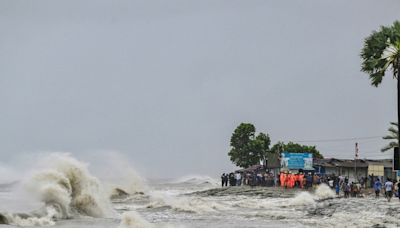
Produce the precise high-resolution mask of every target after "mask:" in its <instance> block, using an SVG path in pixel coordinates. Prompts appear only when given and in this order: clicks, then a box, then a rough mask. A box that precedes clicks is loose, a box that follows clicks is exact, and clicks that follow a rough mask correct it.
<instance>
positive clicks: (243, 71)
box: [0, 0, 400, 177]
mask: <svg viewBox="0 0 400 228" xmlns="http://www.w3.org/2000/svg"><path fill="white" fill-rule="evenodd" d="M399 12H400V2H399V1H398V0H386V1H375V0H357V1H355V0H354V1H348V0H325V1H321V0H308V1H306V0H301V1H300V0H298V1H293V0H290V1H289V0H286V1H283V0H279V1H233V0H229V1H228V0H227V1H215V0H212V1H211V0H210V1H207V0H201V1H188V0H180V1H179V0H170V1H164V0H158V1H111V0H110V1H70V0H68V1H53V0H49V1H16V0H3V1H0V31H1V35H0V64H1V65H0V105H1V112H0V139H1V140H0V142H1V143H0V155H1V162H0V163H10V162H15V161H17V160H18V159H21V155H23V154H34V153H39V152H41V151H69V152H71V153H73V154H75V155H76V156H78V157H82V158H85V160H87V161H88V162H93V161H94V160H96V157H97V155H96V154H97V153H98V151H119V152H120V153H121V154H123V155H125V156H126V157H128V158H129V160H130V161H131V162H132V164H134V166H135V167H136V168H137V169H138V170H139V171H140V172H142V173H143V174H144V175H145V176H148V177H158V176H160V177H174V176H180V175H183V174H193V173H198V174H206V175H212V176H216V175H218V174H219V173H220V172H223V171H228V170H229V169H232V168H233V166H232V165H231V163H230V161H229V158H228V157H227V152H228V150H229V139H230V136H231V134H232V131H233V130H234V128H235V127H236V126H237V125H238V124H239V123H241V122H251V123H253V124H255V126H256V128H257V130H258V131H263V132H267V133H268V134H270V136H271V138H272V140H273V142H276V141H278V140H283V141H289V140H314V139H334V138H352V137H366V136H382V135H385V134H386V129H387V128H388V124H389V122H390V121H395V120H396V110H397V109H396V86H395V81H394V80H393V79H392V78H391V76H389V77H386V78H385V80H384V82H383V84H382V86H381V87H379V88H374V87H372V86H370V82H369V79H368V76H367V75H365V74H364V73H362V72H360V62H361V60H360V57H359V53H360V49H361V48H362V45H363V39H364V38H365V37H366V36H368V35H369V34H370V33H371V31H372V30H374V29H377V28H379V26H380V25H390V24H392V23H393V21H395V20H398V19H400V18H399ZM359 143H360V156H361V157H370V158H382V157H385V155H383V154H382V153H380V151H379V149H380V148H381V147H382V146H383V145H384V144H385V142H384V141H383V140H380V139H379V138H374V139H368V140H361V141H359ZM309 144H316V145H317V148H318V149H320V151H321V152H322V153H323V154H324V155H325V156H326V157H332V156H335V157H342V158H347V157H352V156H353V154H354V141H341V142H328V143H327V142H324V143H309ZM386 156H390V155H389V154H388V155H386ZM9 165H10V164H9ZM10 166H12V164H11V165H10ZM0 170H1V169H0Z"/></svg>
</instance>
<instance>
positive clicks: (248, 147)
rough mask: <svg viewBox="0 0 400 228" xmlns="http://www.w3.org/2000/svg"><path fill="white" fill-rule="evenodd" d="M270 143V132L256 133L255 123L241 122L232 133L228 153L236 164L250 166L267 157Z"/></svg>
mask: <svg viewBox="0 0 400 228" xmlns="http://www.w3.org/2000/svg"><path fill="white" fill-rule="evenodd" d="M270 143H271V140H270V138H269V136H268V134H264V133H259V134H258V135H256V128H255V127H254V125H253V124H250V123H241V124H240V125H239V126H238V127H237V128H236V129H235V131H234V132H233V134H232V137H231V143H230V145H231V150H230V151H229V153H228V155H229V156H230V159H231V161H232V162H233V163H234V164H235V165H237V166H239V167H243V168H248V167H250V166H252V165H256V164H259V163H260V161H263V160H264V159H265V158H266V156H267V153H268V152H269V145H270Z"/></svg>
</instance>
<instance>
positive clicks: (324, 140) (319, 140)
mask: <svg viewBox="0 0 400 228" xmlns="http://www.w3.org/2000/svg"><path fill="white" fill-rule="evenodd" d="M382 137H383V136H368V137H353V138H336V139H313V140H293V142H301V143H303V142H344V141H356V140H358V141H360V140H369V139H378V138H382Z"/></svg>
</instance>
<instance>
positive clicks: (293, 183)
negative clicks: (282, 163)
mask: <svg viewBox="0 0 400 228" xmlns="http://www.w3.org/2000/svg"><path fill="white" fill-rule="evenodd" d="M296 178H297V175H296V174H292V180H291V186H292V188H294V185H295V184H296Z"/></svg>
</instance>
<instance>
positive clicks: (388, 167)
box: [313, 158, 397, 180]
mask: <svg viewBox="0 0 400 228" xmlns="http://www.w3.org/2000/svg"><path fill="white" fill-rule="evenodd" d="M313 162H314V164H313V166H314V168H315V171H316V172H317V173H320V174H327V175H329V174H335V175H342V176H347V177H349V179H353V180H354V178H355V176H357V178H358V179H359V178H361V177H368V176H369V175H373V176H381V177H383V178H384V179H386V178H388V177H389V178H396V177H397V173H396V172H395V171H393V166H392V159H377V160H372V159H357V160H354V159H337V158H329V159H314V161H313ZM355 172H356V174H357V175H354V174H355Z"/></svg>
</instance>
